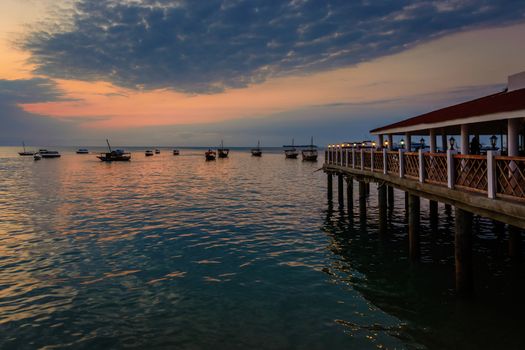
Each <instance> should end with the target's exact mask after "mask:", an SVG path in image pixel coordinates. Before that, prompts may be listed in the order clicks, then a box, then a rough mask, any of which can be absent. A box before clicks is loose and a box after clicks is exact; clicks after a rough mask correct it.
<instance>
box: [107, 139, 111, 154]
mask: <svg viewBox="0 0 525 350" xmlns="http://www.w3.org/2000/svg"><path fill="white" fill-rule="evenodd" d="M106 143H107V144H108V148H109V153H111V145H110V144H109V140H108V139H106Z"/></svg>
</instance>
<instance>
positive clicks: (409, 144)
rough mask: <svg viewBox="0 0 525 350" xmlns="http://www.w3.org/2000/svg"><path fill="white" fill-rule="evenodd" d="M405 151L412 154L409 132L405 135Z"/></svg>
mask: <svg viewBox="0 0 525 350" xmlns="http://www.w3.org/2000/svg"><path fill="white" fill-rule="evenodd" d="M405 149H406V150H407V152H410V150H411V149H412V139H411V138H410V134H409V133H408V132H407V133H406V134H405Z"/></svg>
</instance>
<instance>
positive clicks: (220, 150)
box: [217, 140, 230, 158]
mask: <svg viewBox="0 0 525 350" xmlns="http://www.w3.org/2000/svg"><path fill="white" fill-rule="evenodd" d="M217 152H218V154H219V158H228V154H229V153H230V150H229V149H228V148H224V142H223V141H222V140H221V147H220V148H218V149H217Z"/></svg>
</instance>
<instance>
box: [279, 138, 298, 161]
mask: <svg viewBox="0 0 525 350" xmlns="http://www.w3.org/2000/svg"><path fill="white" fill-rule="evenodd" d="M283 147H284V155H285V157H286V158H289V159H296V158H297V156H298V155H299V152H297V148H295V146H294V139H292V144H291V145H288V146H286V145H285V146H283Z"/></svg>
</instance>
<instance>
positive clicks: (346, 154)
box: [345, 148, 348, 167]
mask: <svg viewBox="0 0 525 350" xmlns="http://www.w3.org/2000/svg"><path fill="white" fill-rule="evenodd" d="M345 166H346V167H347V166H348V148H345Z"/></svg>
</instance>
